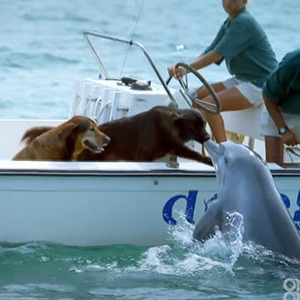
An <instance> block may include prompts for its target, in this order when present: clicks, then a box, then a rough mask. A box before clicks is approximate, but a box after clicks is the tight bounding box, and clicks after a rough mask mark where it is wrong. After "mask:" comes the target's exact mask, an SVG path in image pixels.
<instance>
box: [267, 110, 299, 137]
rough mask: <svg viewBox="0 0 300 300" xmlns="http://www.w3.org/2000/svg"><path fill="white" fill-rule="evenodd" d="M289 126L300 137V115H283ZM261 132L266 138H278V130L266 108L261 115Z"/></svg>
mask: <svg viewBox="0 0 300 300" xmlns="http://www.w3.org/2000/svg"><path fill="white" fill-rule="evenodd" d="M282 116H283V118H284V120H285V122H286V124H287V126H288V127H289V128H290V129H291V130H292V131H293V132H294V133H295V134H296V135H297V136H298V137H300V115H293V114H287V113H282ZM261 130H262V135H264V136H266V135H267V136H269V135H270V136H274V135H276V136H278V135H279V134H278V129H277V127H276V125H275V123H274V121H273V119H272V118H271V116H270V114H269V112H268V111H267V109H266V108H264V109H263V112H262V115H261Z"/></svg>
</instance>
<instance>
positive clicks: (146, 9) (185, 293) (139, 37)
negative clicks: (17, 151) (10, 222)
mask: <svg viewBox="0 0 300 300" xmlns="http://www.w3.org/2000/svg"><path fill="white" fill-rule="evenodd" d="M215 2H216V1H213V0H210V1H198V0H189V1H188V2H183V1H179V0H166V1H163V2H162V1H160V0H144V1H143V0H127V1H121V0H110V1H108V0H102V1H101V0H98V1H97V0H85V1H84V0H72V1H67V0H63V1H58V0H51V1H44V0H30V1H26V0H13V1H11V0H1V1H0V4H1V14H0V20H1V26H0V36H1V39H0V53H1V55H0V91H1V92H0V118H65V117H68V116H69V104H70V102H71V100H72V90H73V86H74V83H75V82H76V81H77V80H80V79H83V78H86V77H92V78H97V77H98V76H99V68H98V66H97V64H96V63H95V61H94V58H93V57H92V54H91V53H90V51H89V49H88V48H87V46H86V44H85V42H84V39H83V32H84V31H87V30H90V31H98V32H101V33H106V34H111V35H116V36H120V37H124V38H128V39H133V40H136V41H139V42H141V43H142V44H143V45H144V46H145V47H146V49H147V51H148V52H149V53H150V55H151V57H152V59H153V61H154V62H155V64H156V66H157V68H158V69H159V71H160V73H161V74H162V76H163V78H165V79H167V78H168V76H167V71H166V68H167V66H168V65H171V64H173V63H175V62H178V61H184V62H190V61H191V60H192V59H194V58H195V57H196V56H197V55H198V54H200V53H201V51H202V50H203V49H204V48H205V46H206V45H207V44H208V43H209V42H210V41H211V40H212V38H213V37H214V35H215V33H216V31H217V30H218V28H219V26H220V25H221V23H222V22H223V20H224V19H225V17H226V15H225V13H224V12H223V9H222V6H221V1H218V2H216V3H215ZM249 10H250V11H251V12H252V13H253V14H254V15H255V16H256V18H257V19H258V20H259V22H260V23H261V24H262V25H263V27H264V29H265V30H266V32H267V34H268V36H269V39H270V41H271V43H272V45H273V49H274V51H275V53H276V55H277V58H278V59H279V60H280V59H281V58H282V57H283V56H284V54H285V53H287V52H289V51H291V50H293V49H295V48H297V47H299V31H300V24H299V21H298V17H299V15H300V4H299V0H289V1H287V0H281V1H273V0H251V1H250V4H249ZM104 46H107V47H108V48H105V47H103V45H102V44H100V45H99V49H100V50H101V53H103V58H105V59H104V62H105V64H106V65H107V67H108V70H110V71H111V72H112V74H116V76H120V74H125V75H126V74H127V73H130V74H133V75H136V74H137V75H138V76H145V77H147V79H148V78H150V79H152V78H153V80H154V81H155V80H156V79H155V77H154V75H153V74H152V73H151V69H150V68H149V67H148V66H147V65H146V64H144V63H140V59H139V60H135V56H133V58H132V56H130V55H127V50H128V49H127V48H126V47H124V48H123V50H124V53H125V55H123V54H122V55H121V54H120V53H121V52H122V51H119V50H117V49H115V48H114V47H109V45H106V44H104ZM133 53H134V54H135V53H136V52H133ZM136 55H139V53H137V54H136ZM125 58H126V61H125ZM141 59H142V58H141ZM141 61H142V60H141ZM124 62H125V63H124ZM130 62H131V63H132V65H130ZM127 64H128V65H129V66H127ZM201 73H202V74H203V75H204V76H205V77H206V79H208V80H209V81H216V80H222V79H224V78H226V77H227V76H228V74H227V71H226V69H225V67H224V66H221V67H217V66H211V67H209V68H207V69H205V70H203V71H201ZM156 81H157V80H156ZM171 84H174V85H175V86H176V83H171ZM107 226H109V224H107ZM238 232H239V231H238ZM191 233H192V226H191V225H188V224H182V226H181V227H180V228H177V229H176V231H174V232H170V240H171V244H170V245H161V246H156V247H133V246H130V247H129V246H121V245H120V246H111V247H88V248H84V247H67V246H63V245H55V244H45V243H28V244H22V245H7V244H2V245H0V299H1V300H2V299H30V300H31V299H118V300H119V299H122V300H123V299H130V300H131V299H132V300H135V299H138V300H140V299H189V300H190V299H297V298H292V295H287V294H285V292H286V289H285V287H286V286H285V284H286V285H287V284H291V283H292V281H289V280H294V279H298V280H300V271H299V270H300V263H299V262H297V261H293V260H291V259H287V258H285V257H282V256H280V255H277V254H275V253H272V252H270V251H268V250H266V249H263V248H261V247H260V246H258V245H253V244H243V243H242V241H241V239H240V235H239V234H237V236H236V238H235V239H233V240H231V241H230V242H228V241H224V240H223V239H222V237H221V236H220V235H217V236H216V237H215V238H213V239H212V240H210V241H208V242H207V243H205V245H204V246H200V245H198V244H197V243H194V242H193V241H192V240H191ZM286 280H288V281H286ZM294 296H295V297H297V296H298V299H299V297H300V296H299V293H298V294H295V295H294Z"/></svg>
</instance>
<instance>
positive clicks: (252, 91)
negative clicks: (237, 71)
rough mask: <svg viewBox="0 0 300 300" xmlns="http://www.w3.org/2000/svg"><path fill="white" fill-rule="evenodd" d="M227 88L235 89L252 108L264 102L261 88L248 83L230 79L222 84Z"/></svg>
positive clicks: (233, 78) (234, 78)
mask: <svg viewBox="0 0 300 300" xmlns="http://www.w3.org/2000/svg"><path fill="white" fill-rule="evenodd" d="M222 83H223V84H224V86H225V87H226V88H227V89H228V88H232V87H235V88H237V89H238V90H239V91H240V92H241V93H242V94H243V95H244V96H245V97H246V98H247V99H248V101H249V102H250V103H252V104H253V106H254V107H257V106H259V105H261V104H262V103H263V102H264V100H263V97H262V88H260V87H257V86H256V85H254V84H252V83H251V82H249V81H242V80H239V79H237V78H236V77H231V78H229V79H227V80H225V81H223V82H222Z"/></svg>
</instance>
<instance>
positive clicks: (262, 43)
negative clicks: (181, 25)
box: [204, 9, 277, 87]
mask: <svg viewBox="0 0 300 300" xmlns="http://www.w3.org/2000/svg"><path fill="white" fill-rule="evenodd" d="M211 50H214V51H215V52H217V53H219V54H221V55H222V56H223V57H224V58H225V62H226V66H227V69H228V71H229V73H230V74H232V75H234V76H236V78H237V79H240V80H243V81H250V82H251V83H253V84H254V85H256V86H258V87H262V86H263V84H264V82H265V80H266V79H267V77H268V76H269V75H270V74H271V72H273V71H274V70H275V68H276V67H277V60H276V57H275V54H274V51H273V50H272V47H271V45H270V43H269V41H268V38H267V35H266V33H265V32H264V30H263V28H262V27H261V26H260V25H259V23H258V22H257V21H256V20H255V19H254V18H253V16H252V15H251V14H250V13H249V12H248V11H247V10H246V9H243V10H242V11H241V12H240V13H239V14H238V15H237V16H236V17H235V18H234V19H233V20H230V19H229V18H228V19H226V21H225V22H224V24H223V25H222V26H221V28H220V30H219V31H218V33H217V36H216V37H215V39H214V40H213V42H212V43H211V45H210V46H209V47H207V48H206V50H205V52H204V53H208V52H209V51H211ZM222 61H223V59H222V60H221V61H219V62H218V64H220V63H221V62H222Z"/></svg>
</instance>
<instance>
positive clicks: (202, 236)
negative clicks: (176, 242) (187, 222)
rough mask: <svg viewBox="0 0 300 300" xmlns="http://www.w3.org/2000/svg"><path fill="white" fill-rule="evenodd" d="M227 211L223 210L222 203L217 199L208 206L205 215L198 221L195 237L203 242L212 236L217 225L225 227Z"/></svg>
mask: <svg viewBox="0 0 300 300" xmlns="http://www.w3.org/2000/svg"><path fill="white" fill-rule="evenodd" d="M226 216H227V213H226V212H224V211H223V210H222V207H221V205H220V203H219V202H218V201H217V202H215V203H213V204H211V206H210V207H209V208H208V210H207V211H206V212H205V214H204V216H203V217H202V218H201V219H200V220H199V222H198V223H197V225H196V227H195V229H194V232H193V237H194V238H195V239H196V240H198V241H201V242H204V241H205V240H207V239H209V238H210V237H212V236H213V235H214V233H215V230H216V228H217V227H219V228H220V229H221V228H222V227H223V223H224V218H226Z"/></svg>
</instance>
